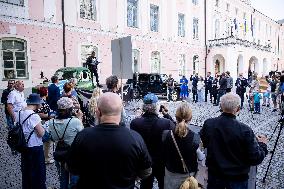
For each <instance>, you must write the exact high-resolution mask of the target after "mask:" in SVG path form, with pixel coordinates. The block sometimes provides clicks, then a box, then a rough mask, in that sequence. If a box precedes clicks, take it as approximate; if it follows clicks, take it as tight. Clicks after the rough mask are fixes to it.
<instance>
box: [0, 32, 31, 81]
mask: <svg viewBox="0 0 284 189" xmlns="http://www.w3.org/2000/svg"><path fill="white" fill-rule="evenodd" d="M0 51H1V53H0V54H1V59H0V61H1V62H2V63H1V65H2V66H3V67H2V68H3V72H4V74H3V75H4V78H5V79H16V78H27V77H28V75H27V73H28V70H27V69H28V59H27V42H26V41H25V40H22V39H18V38H2V39H0Z"/></svg>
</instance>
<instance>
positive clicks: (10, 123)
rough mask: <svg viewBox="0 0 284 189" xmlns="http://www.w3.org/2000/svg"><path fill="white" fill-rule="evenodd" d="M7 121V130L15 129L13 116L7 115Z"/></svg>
mask: <svg viewBox="0 0 284 189" xmlns="http://www.w3.org/2000/svg"><path fill="white" fill-rule="evenodd" d="M6 120H7V128H8V130H10V129H12V128H13V127H14V122H13V118H12V116H10V115H6Z"/></svg>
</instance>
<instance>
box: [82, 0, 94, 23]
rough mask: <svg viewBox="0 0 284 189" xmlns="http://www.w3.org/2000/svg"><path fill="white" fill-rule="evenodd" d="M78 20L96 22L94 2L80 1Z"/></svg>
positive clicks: (90, 0) (88, 0) (91, 0)
mask: <svg viewBox="0 0 284 189" xmlns="http://www.w3.org/2000/svg"><path fill="white" fill-rule="evenodd" d="M80 18H84V19H88V20H97V7H96V0H80Z"/></svg>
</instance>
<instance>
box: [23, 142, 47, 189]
mask: <svg viewBox="0 0 284 189" xmlns="http://www.w3.org/2000/svg"><path fill="white" fill-rule="evenodd" d="M21 171H22V189H46V186H45V180H46V172H45V162H44V154H43V147H42V146H34V147H30V148H28V149H27V151H26V152H23V153H22V154H21Z"/></svg>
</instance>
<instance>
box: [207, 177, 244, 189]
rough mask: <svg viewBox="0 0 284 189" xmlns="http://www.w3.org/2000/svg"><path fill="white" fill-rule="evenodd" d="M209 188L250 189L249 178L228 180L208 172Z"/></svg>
mask: <svg viewBox="0 0 284 189" xmlns="http://www.w3.org/2000/svg"><path fill="white" fill-rule="evenodd" d="M207 189H248V180H246V181H226V180H222V179H219V178H217V177H215V176H214V175H212V174H208V185H207Z"/></svg>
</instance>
